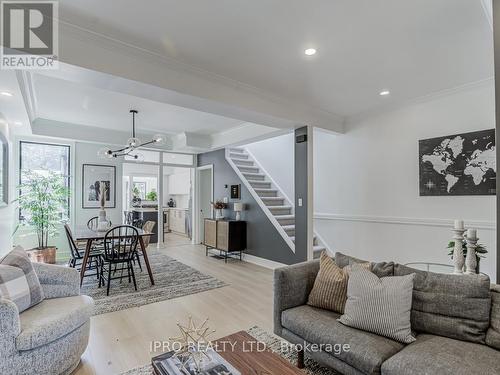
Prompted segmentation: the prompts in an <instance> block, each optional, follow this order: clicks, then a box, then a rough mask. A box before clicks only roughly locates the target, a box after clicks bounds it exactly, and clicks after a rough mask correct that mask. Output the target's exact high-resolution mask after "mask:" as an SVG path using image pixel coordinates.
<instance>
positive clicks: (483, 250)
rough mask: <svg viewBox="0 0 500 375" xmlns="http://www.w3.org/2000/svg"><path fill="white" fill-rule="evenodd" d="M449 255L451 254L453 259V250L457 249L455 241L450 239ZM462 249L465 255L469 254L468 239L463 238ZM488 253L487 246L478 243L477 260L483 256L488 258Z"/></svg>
mask: <svg viewBox="0 0 500 375" xmlns="http://www.w3.org/2000/svg"><path fill="white" fill-rule="evenodd" d="M448 249H449V252H448V255H449V256H451V259H453V250H454V249H455V241H450V242H448ZM462 251H463V253H464V257H466V256H467V241H466V240H463V241H462ZM487 253H488V250H486V247H485V246H484V245H481V244H477V247H476V258H477V261H478V262H479V259H481V258H486V255H485V254H487Z"/></svg>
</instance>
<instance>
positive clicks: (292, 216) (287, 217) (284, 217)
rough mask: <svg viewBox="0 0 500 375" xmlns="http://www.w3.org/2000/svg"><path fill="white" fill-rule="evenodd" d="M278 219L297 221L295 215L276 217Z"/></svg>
mask: <svg viewBox="0 0 500 375" xmlns="http://www.w3.org/2000/svg"><path fill="white" fill-rule="evenodd" d="M274 217H275V218H276V219H283V220H286V219H295V215H274Z"/></svg>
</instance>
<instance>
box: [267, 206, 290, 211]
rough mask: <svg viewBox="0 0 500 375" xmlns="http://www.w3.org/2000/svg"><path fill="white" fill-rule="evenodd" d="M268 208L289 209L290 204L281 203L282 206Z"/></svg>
mask: <svg viewBox="0 0 500 375" xmlns="http://www.w3.org/2000/svg"><path fill="white" fill-rule="evenodd" d="M269 208H272V209H275V208H279V209H281V210H285V209H291V208H292V206H288V205H283V206H269Z"/></svg>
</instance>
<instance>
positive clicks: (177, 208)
mask: <svg viewBox="0 0 500 375" xmlns="http://www.w3.org/2000/svg"><path fill="white" fill-rule="evenodd" d="M168 210H179V211H187V210H189V208H180V207H163V211H168Z"/></svg>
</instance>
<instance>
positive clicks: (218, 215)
mask: <svg viewBox="0 0 500 375" xmlns="http://www.w3.org/2000/svg"><path fill="white" fill-rule="evenodd" d="M222 212H223V211H222V208H217V209H216V210H215V218H216V219H218V220H220V219H224V214H223V213H222Z"/></svg>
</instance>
